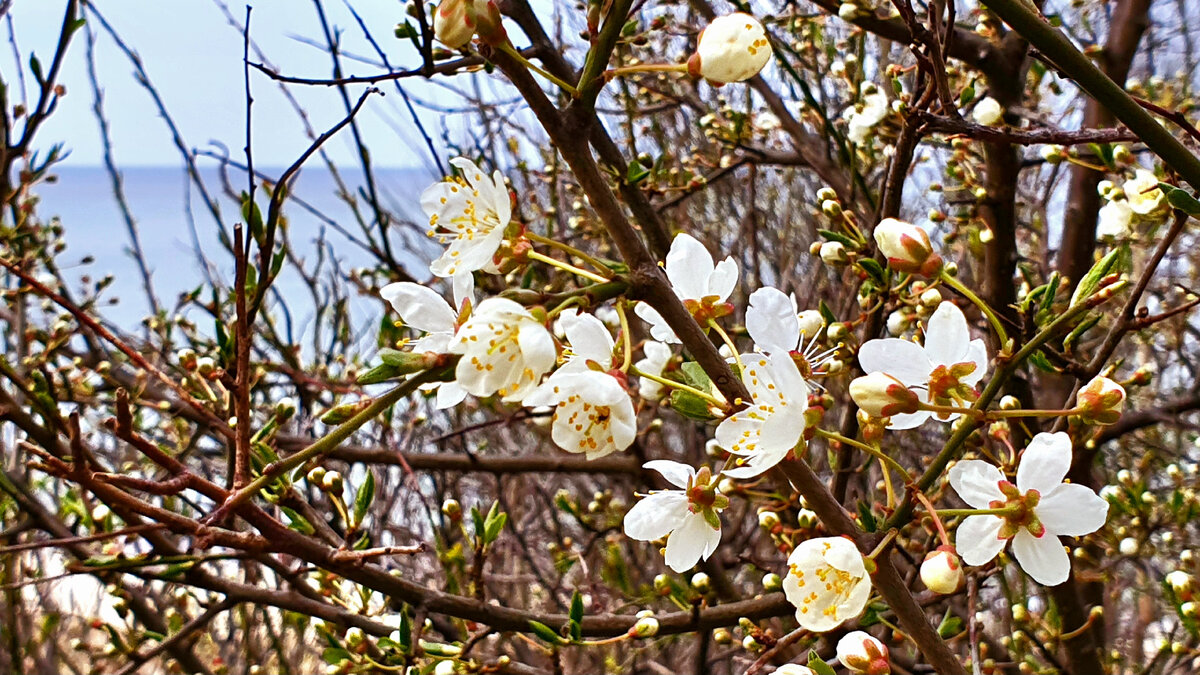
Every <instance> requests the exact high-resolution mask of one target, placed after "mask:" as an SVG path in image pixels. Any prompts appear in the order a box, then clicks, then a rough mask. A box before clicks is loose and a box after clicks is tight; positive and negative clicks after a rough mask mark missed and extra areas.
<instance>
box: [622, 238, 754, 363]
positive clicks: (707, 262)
mask: <svg viewBox="0 0 1200 675" xmlns="http://www.w3.org/2000/svg"><path fill="white" fill-rule="evenodd" d="M663 267H664V268H665V270H666V273H667V280H668V281H670V282H671V288H672V289H674V291H675V295H676V296H678V297H679V299H680V300H682V301H683V304H684V305H685V306H687V308H688V310H689V311H690V312H691V313H692V316H694V317H696V320H697V321H700V323H701V325H703V324H704V322H705V321H706V320H707V319H708V318H718V317H721V316H724V315H726V314H728V313H729V312H730V311H732V308H731V307H729V306H727V305H726V304H725V301H726V299H728V298H729V294H730V293H732V292H733V289H734V288H735V287H736V286H737V282H738V266H737V263H736V262H734V260H733V258H732V257H728V258H725V259H724V260H722V261H721V262H719V263H717V264H715V265H714V264H713V259H712V255H711V254H709V252H708V249H706V248H704V244H701V243H700V242H699V241H697V240H696V238H695V237H693V236H691V235H690V234H686V233H681V234H678V235H676V236H675V239H674V240H673V241H672V242H671V249H670V250H669V251H667V260H666V262H665V264H664V265H663ZM633 311H634V313H636V314H637V315H638V316H639V317H641V319H642V320H643V321H645V322H646V323H648V324H650V336H651V337H653V338H654V339H655V340H658V341H659V342H669V343H674V344H678V343H679V338H678V337H676V335H675V331H674V330H672V329H671V327H670V326H669V325H667V321H666V319H664V318H663V317H662V315H661V314H659V313H658V312H657V311H656V310H655V309H654V308H653V307H651V306H650V305H647V304H646V303H644V302H639V303H638V304H637V305H636V306H635V307H634V309H633Z"/></svg>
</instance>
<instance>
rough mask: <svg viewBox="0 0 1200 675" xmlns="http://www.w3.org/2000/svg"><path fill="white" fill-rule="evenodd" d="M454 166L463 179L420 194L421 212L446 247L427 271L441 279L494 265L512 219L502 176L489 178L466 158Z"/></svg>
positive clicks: (443, 183) (431, 234) (437, 184)
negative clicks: (422, 211) (423, 212)
mask: <svg viewBox="0 0 1200 675" xmlns="http://www.w3.org/2000/svg"><path fill="white" fill-rule="evenodd" d="M450 163H451V164H453V165H454V166H455V167H457V168H458V169H459V170H460V171H461V172H462V174H463V178H456V179H454V180H449V181H441V182H438V183H434V184H433V185H431V186H429V187H428V188H426V190H425V192H423V193H421V208H422V209H423V210H424V211H425V214H426V215H428V216H429V227H430V229H429V235H430V236H431V237H433V238H434V239H436V240H437V241H438V243H441V244H445V245H446V250H445V251H444V252H443V253H442V255H441V256H440V257H438V259H437V260H434V261H433V262H431V263H429V271H431V272H433V274H435V275H436V276H439V277H452V276H454V275H455V274H459V273H462V272H473V271H475V270H480V269H484V268H485V267H488V266H490V265H491V264H492V262H493V258H494V257H495V255H496V251H497V250H498V249H499V248H500V245H501V243H503V242H504V230H505V229H506V228H507V227H508V223H509V221H510V220H511V219H512V202H511V201H510V199H509V196H508V188H507V187H505V185H504V175H503V174H501V173H500V172H499V171H496V172H495V173H494V174H492V177H491V178H488V176H487V175H486V174H484V173H483V171H481V170H480V169H479V167H478V166H476V165H475V163H474V162H472V161H471V160H469V159H467V158H465V157H456V158H454V159H452V160H450Z"/></svg>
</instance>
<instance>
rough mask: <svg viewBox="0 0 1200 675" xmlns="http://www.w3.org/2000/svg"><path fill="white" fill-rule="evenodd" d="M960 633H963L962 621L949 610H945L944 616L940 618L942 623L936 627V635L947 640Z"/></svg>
mask: <svg viewBox="0 0 1200 675" xmlns="http://www.w3.org/2000/svg"><path fill="white" fill-rule="evenodd" d="M961 632H963V620H962V619H960V618H958V617H957V616H956V615H955V614H954V613H953V612H951V611H950V610H946V616H943V617H942V623H941V624H940V625H939V626H938V635H940V636H941V637H942V639H943V640H949V639H950V638H952V637H954V636H955V635H958V634H959V633H961Z"/></svg>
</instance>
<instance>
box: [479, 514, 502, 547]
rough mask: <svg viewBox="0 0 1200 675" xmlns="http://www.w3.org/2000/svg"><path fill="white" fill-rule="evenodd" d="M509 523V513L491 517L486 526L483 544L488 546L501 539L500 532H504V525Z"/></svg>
mask: <svg viewBox="0 0 1200 675" xmlns="http://www.w3.org/2000/svg"><path fill="white" fill-rule="evenodd" d="M507 522H508V514H507V513H499V514H496V515H495V516H492V517H490V518H489V519H488V521H487V524H486V525H485V526H484V532H483V543H484V544H485V545H486V544H490V543H492V542H494V541H496V540H497V539H499V538H500V532H501V531H503V530H504V524H505V523H507Z"/></svg>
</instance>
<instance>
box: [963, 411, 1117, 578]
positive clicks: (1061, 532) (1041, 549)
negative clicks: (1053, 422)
mask: <svg viewBox="0 0 1200 675" xmlns="http://www.w3.org/2000/svg"><path fill="white" fill-rule="evenodd" d="M1071 447H1072V446H1071V437H1070V436H1068V435H1067V434H1065V433H1062V432H1059V433H1054V434H1049V433H1040V434H1038V435H1037V436H1034V437H1033V440H1031V441H1030V442H1029V446H1028V447H1026V448H1025V451H1024V452H1023V453H1022V455H1021V461H1020V464H1019V465H1018V466H1017V480H1016V484H1015V485H1014V484H1013V483H1011V482H1009V481H1008V480H1007V479H1006V478H1005V477H1004V474H1002V473H1001V472H1000V470H999V469H998V468H996V467H995V466H993V465H991V464H988V463H987V462H984V461H980V460H965V461H962V462H959V463H958V464H956V465H955V466H954V467H953V468H952V469H950V485H951V487H953V488H954V491H955V492H957V493H958V496H959V497H961V498H962V500H963V501H965V502H966V503H967V504H969V505H970V506H971V507H972V508H976V509H998V508H1010V509H1012V511H1011V512H1010V513H1007V514H1005V515H985V514H978V515H973V516H968V517H967V518H966V519H965V520H963V522H962V524H960V525H959V526H958V532H957V533H956V535H955V538H956V548H957V550H958V553H959V555H961V556H962V559H963V562H965V563H966V564H968V565H983V564H985V563H987V562H988V561H989V560H991V559H992V558H995V557H996V554H998V553H999V552H1000V551H1001V550H1002V549H1003V548H1004V546H1005V545H1006V544H1007V543H1008V541H1009V540H1010V539H1011V540H1012V542H1013V554H1014V555H1015V556H1016V559H1017V562H1018V563H1020V565H1021V568H1022V569H1024V570H1025V572H1026V573H1027V574H1029V576H1030V577H1032V578H1033V580H1034V581H1036V582H1038V583H1039V584H1043V585H1046V586H1056V585H1058V584H1061V583H1062V582H1064V581H1066V580H1067V577H1068V576H1069V575H1070V571H1071V559H1070V557H1069V556H1068V555H1067V553H1066V551H1065V550H1063V545H1062V542H1061V541H1059V537H1060V536H1065V537H1078V536H1082V535H1085V534H1090V533H1092V532H1095V531H1096V530H1098V529H1100V528H1101V527H1103V526H1104V523H1105V520H1106V519H1107V517H1108V502H1106V501H1105V500H1103V499H1101V498H1100V497H1099V496H1097V495H1096V493H1095V492H1092V491H1091V490H1090V489H1089V488H1087V487H1085V486H1083V485H1078V484H1075V483H1064V482H1062V481H1063V478H1064V477H1065V476H1066V475H1067V471H1068V470H1069V469H1070V468H1071Z"/></svg>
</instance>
